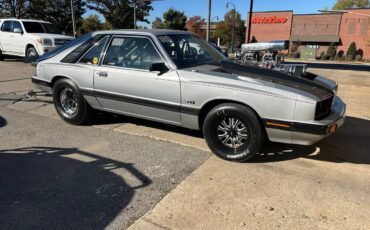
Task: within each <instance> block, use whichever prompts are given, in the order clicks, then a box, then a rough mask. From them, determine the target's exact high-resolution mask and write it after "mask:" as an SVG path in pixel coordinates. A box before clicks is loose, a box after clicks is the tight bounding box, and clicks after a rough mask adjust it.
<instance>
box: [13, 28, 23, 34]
mask: <svg viewBox="0 0 370 230" xmlns="http://www.w3.org/2000/svg"><path fill="white" fill-rule="evenodd" d="M13 32H14V33H17V34H23V32H22V30H21V29H19V28H14V29H13Z"/></svg>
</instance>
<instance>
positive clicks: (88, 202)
mask: <svg viewBox="0 0 370 230" xmlns="http://www.w3.org/2000/svg"><path fill="white" fill-rule="evenodd" d="M117 170H125V171H127V172H129V173H130V174H131V175H132V176H133V177H135V178H136V179H137V180H138V181H140V185H138V186H136V187H133V186H130V185H129V184H128V183H127V182H126V181H125V179H124V178H122V177H120V176H118V175H117V174H116V173H117ZM150 184H151V180H150V179H149V178H148V177H147V176H146V175H144V174H143V173H142V172H140V171H139V170H137V169H136V168H135V167H134V166H133V165H132V164H130V163H122V162H118V161H115V160H111V159H108V158H104V157H101V156H98V155H94V154H91V153H88V152H84V151H81V150H79V149H76V148H54V147H29V148H18V149H8V150H0V185H1V186H0V228H1V229H104V228H105V227H106V226H107V225H108V224H109V223H110V222H111V221H112V220H113V219H114V218H115V217H116V216H117V215H118V214H119V213H121V212H124V211H125V208H126V207H127V206H128V204H129V203H130V201H131V200H132V199H133V197H134V195H135V190H136V189H140V188H142V187H146V186H148V185H150Z"/></svg>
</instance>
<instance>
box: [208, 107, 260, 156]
mask: <svg viewBox="0 0 370 230" xmlns="http://www.w3.org/2000/svg"><path fill="white" fill-rule="evenodd" d="M203 133H204V137H205V139H206V141H207V144H208V146H209V148H210V149H211V150H212V152H213V153H214V154H215V155H217V156H218V157H220V158H222V159H225V160H229V161H239V162H244V161H247V160H249V159H251V158H252V157H253V156H255V155H256V154H257V152H258V151H259V150H260V148H261V146H262V144H263V141H264V131H263V128H262V127H261V124H260V121H259V119H258V117H257V115H256V114H255V112H254V111H252V110H251V109H250V108H248V107H247V106H243V105H240V104H234V103H225V104H221V105H218V106H216V107H215V108H213V109H212V110H211V111H210V112H209V113H208V114H207V116H206V118H205V121H204V125H203Z"/></svg>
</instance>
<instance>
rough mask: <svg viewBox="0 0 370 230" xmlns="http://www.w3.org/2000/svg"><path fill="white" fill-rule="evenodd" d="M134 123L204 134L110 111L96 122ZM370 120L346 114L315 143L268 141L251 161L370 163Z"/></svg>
mask: <svg viewBox="0 0 370 230" xmlns="http://www.w3.org/2000/svg"><path fill="white" fill-rule="evenodd" d="M116 123H132V124H135V125H139V126H145V127H150V128H156V129H161V130H165V131H169V132H174V133H180V134H184V135H188V136H193V137H197V138H202V137H203V134H202V132H201V131H194V130H188V129H185V128H181V127H176V126H171V125H165V124H162V123H157V122H152V121H147V120H143V119H139V118H132V117H126V116H121V115H115V114H110V113H101V114H100V116H99V118H98V119H96V122H94V124H116ZM369 137H370V121H369V120H365V119H361V118H355V117H347V118H346V122H345V124H344V125H343V126H342V127H341V128H340V129H338V131H337V132H336V133H335V134H333V135H331V136H329V137H327V138H325V139H324V140H322V141H320V142H319V143H317V144H315V145H312V146H302V145H289V144H281V143H273V142H267V143H266V144H265V146H264V147H263V148H262V150H261V151H260V153H259V154H258V155H257V156H256V157H254V158H253V159H251V160H250V161H248V162H253V163H263V162H277V161H287V160H293V159H297V158H307V159H312V160H320V161H329V162H336V163H342V162H347V163H355V164H370V152H369V150H370V141H369V140H370V139H369Z"/></svg>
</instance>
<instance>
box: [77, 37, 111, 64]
mask: <svg viewBox="0 0 370 230" xmlns="http://www.w3.org/2000/svg"><path fill="white" fill-rule="evenodd" d="M105 38H108V39H107V41H105V44H104V46H103V49H102V51H101V53H100V56H99V61H98V64H97V65H93V66H99V64H100V60H101V59H102V57H103V55H104V50H105V48H106V46H107V45H108V42H109V41H110V35H105V36H103V37H102V38H101V39H99V40H98V41H96V42H95V43H94V44H93V45H92V46H91V47H90V48H88V50H87V51H86V52H85V53H84V54H82V55H81V57H80V58H79V59H78V61H76V62H75V63H76V64H79V65H88V66H92V65H90V64H87V63H83V62H81V59H82V58H84V57H85V55H87V54H88V53H89V52H90V50H92V49H94V48H95V45H96V44H98V43H99V42H101V41H103V40H104V39H105ZM72 52H73V51H72Z"/></svg>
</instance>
